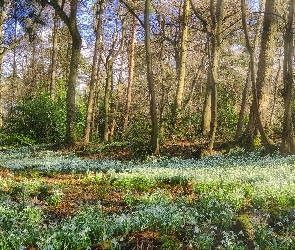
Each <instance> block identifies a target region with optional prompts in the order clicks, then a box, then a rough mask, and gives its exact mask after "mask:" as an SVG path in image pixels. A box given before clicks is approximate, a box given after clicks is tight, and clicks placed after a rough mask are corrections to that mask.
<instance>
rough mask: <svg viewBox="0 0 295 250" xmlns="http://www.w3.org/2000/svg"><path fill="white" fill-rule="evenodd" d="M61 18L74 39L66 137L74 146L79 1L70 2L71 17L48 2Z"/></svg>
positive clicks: (79, 36)
mask: <svg viewBox="0 0 295 250" xmlns="http://www.w3.org/2000/svg"><path fill="white" fill-rule="evenodd" d="M48 4H50V5H51V6H52V7H54V9H55V11H57V14H58V15H59V17H60V18H61V19H62V20H63V21H64V22H65V24H66V25H67V27H68V29H69V32H70V35H71V38H72V51H71V59H70V72H69V78H68V87H67V101H66V113H67V115H66V137H65V143H67V144H72V143H74V142H75V140H76V134H75V120H76V114H75V113H76V110H75V109H76V103H75V102H76V101H75V100H76V98H75V97H76V86H77V77H78V67H79V60H80V51H81V46H82V39H81V35H80V32H79V30H78V25H77V9H78V0H72V1H71V2H70V14H69V16H68V15H67V14H66V13H65V12H64V10H63V8H62V7H61V6H59V5H58V3H57V2H56V1H51V2H48Z"/></svg>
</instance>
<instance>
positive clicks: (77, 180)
mask: <svg viewBox="0 0 295 250" xmlns="http://www.w3.org/2000/svg"><path fill="white" fill-rule="evenodd" d="M294 163H295V157H293V156H290V157H286V158H282V157H280V156H279V155H276V154H274V155H271V156H270V155H268V156H263V155H262V154H261V153H260V152H259V151H257V152H252V153H247V152H244V151H241V150H240V151H235V152H232V153H230V154H228V155H227V156H223V155H216V156H214V157H207V158H204V159H202V160H193V159H187V160H181V159H177V158H170V159H168V158H153V157H152V158H149V159H147V160H146V161H145V162H141V163H136V162H132V161H129V162H119V161H112V160H97V159H83V158H79V157H77V156H76V155H75V154H69V153H63V152H54V151H49V150H46V148H44V147H42V146H38V147H34V148H32V147H27V148H21V149H12V150H2V151H0V166H2V167H1V168H0V249H204V250H205V249H206V250H207V249H293V248H295V241H294V240H295V171H294V170H295V164H294Z"/></svg>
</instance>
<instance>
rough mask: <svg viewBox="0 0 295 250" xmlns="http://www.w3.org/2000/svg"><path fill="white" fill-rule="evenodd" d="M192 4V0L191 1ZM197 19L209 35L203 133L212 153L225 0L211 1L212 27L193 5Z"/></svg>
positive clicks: (208, 149)
mask: <svg viewBox="0 0 295 250" xmlns="http://www.w3.org/2000/svg"><path fill="white" fill-rule="evenodd" d="M191 3H192V0H191ZM192 8H193V10H194V13H195V15H196V16H197V18H198V19H199V20H200V21H201V22H202V24H203V26H204V29H205V30H206V33H207V46H208V57H209V68H208V73H207V82H206V90H205V99H204V106H203V116H202V132H203V134H204V135H208V145H207V148H205V151H208V153H209V154H211V153H212V150H213V143H214V140H215V134H216V129H217V80H218V67H219V56H220V46H221V32H222V27H223V8H224V0H217V2H216V3H215V1H214V0H210V26H211V29H210V28H209V27H208V26H209V25H208V22H207V20H206V19H205V18H204V17H203V16H202V15H201V14H200V12H199V11H198V10H197V8H196V7H195V6H194V4H193V3H192Z"/></svg>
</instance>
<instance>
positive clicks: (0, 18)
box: [0, 5, 6, 128]
mask: <svg viewBox="0 0 295 250" xmlns="http://www.w3.org/2000/svg"><path fill="white" fill-rule="evenodd" d="M0 15H1V16H0V41H3V25H4V19H5V16H6V15H5V8H4V5H3V6H2V7H1V11H0ZM2 88H3V86H2V57H1V56H0V128H1V127H2V126H3V106H2V91H3V90H2Z"/></svg>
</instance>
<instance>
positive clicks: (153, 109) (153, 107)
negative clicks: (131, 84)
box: [144, 0, 159, 155]
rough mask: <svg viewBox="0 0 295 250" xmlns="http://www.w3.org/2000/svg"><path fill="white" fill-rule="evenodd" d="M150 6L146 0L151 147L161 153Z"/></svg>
mask: <svg viewBox="0 0 295 250" xmlns="http://www.w3.org/2000/svg"><path fill="white" fill-rule="evenodd" d="M150 7H151V0H146V1H145V9H144V31H145V39H144V42H145V50H146V67H147V82H148V89H149V98H150V115H151V121H152V131H151V148H152V153H153V154H155V155H157V154H159V142H158V136H159V131H158V115H157V102H156V92H155V83H154V79H153V70H152V52H151V34H150V20H149V17H150Z"/></svg>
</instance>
